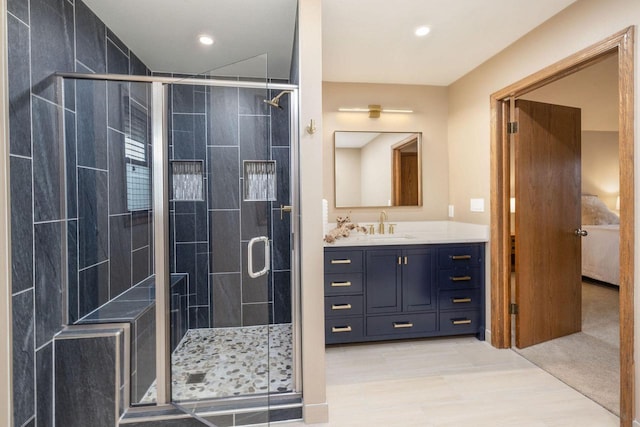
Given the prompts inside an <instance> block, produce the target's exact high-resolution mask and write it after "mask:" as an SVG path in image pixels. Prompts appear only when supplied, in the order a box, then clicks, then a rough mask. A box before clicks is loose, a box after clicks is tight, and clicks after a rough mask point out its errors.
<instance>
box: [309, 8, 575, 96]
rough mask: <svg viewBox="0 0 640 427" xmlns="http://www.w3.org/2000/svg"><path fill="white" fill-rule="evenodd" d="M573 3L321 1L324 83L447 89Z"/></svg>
mask: <svg viewBox="0 0 640 427" xmlns="http://www.w3.org/2000/svg"><path fill="white" fill-rule="evenodd" d="M574 1H575V0H322V27H323V55H322V60H323V80H325V81H335V82H358V83H401V84H422V85H437V86H447V85H449V84H451V83H453V82H454V81H456V80H457V79H458V78H460V77H462V76H463V75H465V74H466V73H468V72H469V71H471V70H472V69H474V68H475V67H477V66H478V65H480V64H481V63H483V62H484V61H486V60H487V59H489V58H490V57H492V56H493V55H495V54H496V53H498V52H500V51H501V50H503V49H504V48H506V47H507V46H508V45H510V44H511V43H513V42H514V41H516V40H517V39H519V38H520V37H522V36H523V35H525V34H526V33H528V32H529V31H531V30H532V29H533V28H535V27H537V26H538V25H540V24H541V23H543V22H544V21H546V20H547V19H549V18H550V17H551V16H553V15H555V14H556V13H558V12H559V11H561V10H562V9H564V8H565V7H567V6H568V5H570V4H571V3H573V2H574ZM421 25H428V26H430V27H431V33H430V34H429V35H427V36H426V37H423V38H418V37H416V36H415V35H414V34H413V33H414V30H415V29H416V28H417V27H419V26H421Z"/></svg>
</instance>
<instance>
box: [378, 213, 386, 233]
mask: <svg viewBox="0 0 640 427" xmlns="http://www.w3.org/2000/svg"><path fill="white" fill-rule="evenodd" d="M385 219H388V218H387V213H386V212H385V211H381V212H380V224H378V233H379V234H384V220H385Z"/></svg>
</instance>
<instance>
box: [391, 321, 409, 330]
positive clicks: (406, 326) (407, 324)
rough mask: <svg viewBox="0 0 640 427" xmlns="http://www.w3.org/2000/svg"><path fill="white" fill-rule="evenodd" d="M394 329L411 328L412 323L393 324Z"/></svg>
mask: <svg viewBox="0 0 640 427" xmlns="http://www.w3.org/2000/svg"><path fill="white" fill-rule="evenodd" d="M393 328H394V329H402V328H413V323H411V322H393Z"/></svg>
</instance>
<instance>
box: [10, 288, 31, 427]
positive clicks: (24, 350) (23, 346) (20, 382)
mask: <svg viewBox="0 0 640 427" xmlns="http://www.w3.org/2000/svg"><path fill="white" fill-rule="evenodd" d="M12 313H13V316H12V317H13V417H14V424H15V425H17V426H21V425H23V424H24V423H25V422H27V420H29V418H31V417H32V416H33V415H34V412H35V409H34V406H33V402H34V393H35V390H34V379H35V373H34V360H35V353H34V348H35V343H34V328H35V323H34V318H33V291H32V290H29V291H26V292H22V293H20V294H18V295H15V296H14V297H13V298H12Z"/></svg>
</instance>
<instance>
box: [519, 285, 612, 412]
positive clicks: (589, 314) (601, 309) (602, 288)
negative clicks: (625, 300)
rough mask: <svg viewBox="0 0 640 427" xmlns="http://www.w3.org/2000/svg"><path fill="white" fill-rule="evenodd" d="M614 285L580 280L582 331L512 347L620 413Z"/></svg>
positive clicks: (552, 373) (575, 387)
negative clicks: (526, 345)
mask: <svg viewBox="0 0 640 427" xmlns="http://www.w3.org/2000/svg"><path fill="white" fill-rule="evenodd" d="M618 297H619V293H618V288H617V287H610V286H606V285H602V284H599V283H594V282H591V281H583V283H582V332H578V333H575V334H571V335H568V336H566V337H562V338H556V339H554V340H551V341H548V342H545V343H541V344H537V345H534V346H531V347H527V348H524V349H518V348H515V347H514V350H515V351H516V352H518V353H519V354H521V355H522V356H523V357H525V358H526V359H527V360H529V361H531V362H532V363H534V364H535V365H537V366H539V367H540V368H542V369H544V370H545V371H547V372H549V373H550V374H551V375H553V376H555V377H556V378H558V379H560V380H561V381H563V382H564V383H566V384H567V385H569V386H570V387H572V388H574V389H576V390H577V391H579V392H580V393H582V394H584V395H585V396H587V397H589V398H590V399H591V400H593V401H595V402H597V403H599V404H600V405H602V406H603V407H604V408H606V409H608V410H609V411H611V412H613V413H614V414H616V415H618V416H619V415H620V336H619V325H620V317H619V313H620V311H619V310H620V309H619V300H618Z"/></svg>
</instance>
